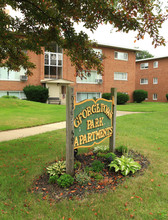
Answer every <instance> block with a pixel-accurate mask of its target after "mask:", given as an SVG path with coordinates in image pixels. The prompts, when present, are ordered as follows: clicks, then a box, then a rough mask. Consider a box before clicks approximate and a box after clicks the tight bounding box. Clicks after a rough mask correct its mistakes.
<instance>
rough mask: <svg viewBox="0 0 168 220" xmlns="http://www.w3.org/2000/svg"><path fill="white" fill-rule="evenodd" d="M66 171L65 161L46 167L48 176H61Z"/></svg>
mask: <svg viewBox="0 0 168 220" xmlns="http://www.w3.org/2000/svg"><path fill="white" fill-rule="evenodd" d="M65 171H66V162H65V161H58V162H57V163H54V164H52V165H51V166H48V167H47V173H49V174H50V176H55V175H62V174H64V173H65Z"/></svg>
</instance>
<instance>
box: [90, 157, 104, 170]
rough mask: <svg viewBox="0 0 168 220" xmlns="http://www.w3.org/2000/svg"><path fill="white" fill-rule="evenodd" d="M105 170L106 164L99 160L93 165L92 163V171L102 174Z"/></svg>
mask: <svg viewBox="0 0 168 220" xmlns="http://www.w3.org/2000/svg"><path fill="white" fill-rule="evenodd" d="M103 168H104V164H103V163H101V162H100V161H99V160H95V161H94V162H93V163H92V170H93V171H94V172H100V171H102V170H103Z"/></svg>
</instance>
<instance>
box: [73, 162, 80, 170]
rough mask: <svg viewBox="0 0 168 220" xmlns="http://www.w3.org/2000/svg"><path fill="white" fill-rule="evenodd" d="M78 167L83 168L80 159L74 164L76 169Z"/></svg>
mask: <svg viewBox="0 0 168 220" xmlns="http://www.w3.org/2000/svg"><path fill="white" fill-rule="evenodd" d="M78 168H81V162H80V161H76V162H75V164H74V169H75V170H76V169H78Z"/></svg>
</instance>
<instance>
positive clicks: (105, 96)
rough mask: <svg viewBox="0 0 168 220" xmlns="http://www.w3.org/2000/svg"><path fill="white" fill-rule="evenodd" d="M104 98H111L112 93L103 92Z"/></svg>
mask: <svg viewBox="0 0 168 220" xmlns="http://www.w3.org/2000/svg"><path fill="white" fill-rule="evenodd" d="M102 98H103V99H107V100H110V99H111V93H103V94H102Z"/></svg>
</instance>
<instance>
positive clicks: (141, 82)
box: [140, 78, 148, 85]
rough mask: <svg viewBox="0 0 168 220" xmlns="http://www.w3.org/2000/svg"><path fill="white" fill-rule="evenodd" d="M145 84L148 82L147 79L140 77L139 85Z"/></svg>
mask: <svg viewBox="0 0 168 220" xmlns="http://www.w3.org/2000/svg"><path fill="white" fill-rule="evenodd" d="M143 81H144V82H143ZM147 84H148V79H147V78H142V79H140V85H147Z"/></svg>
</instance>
